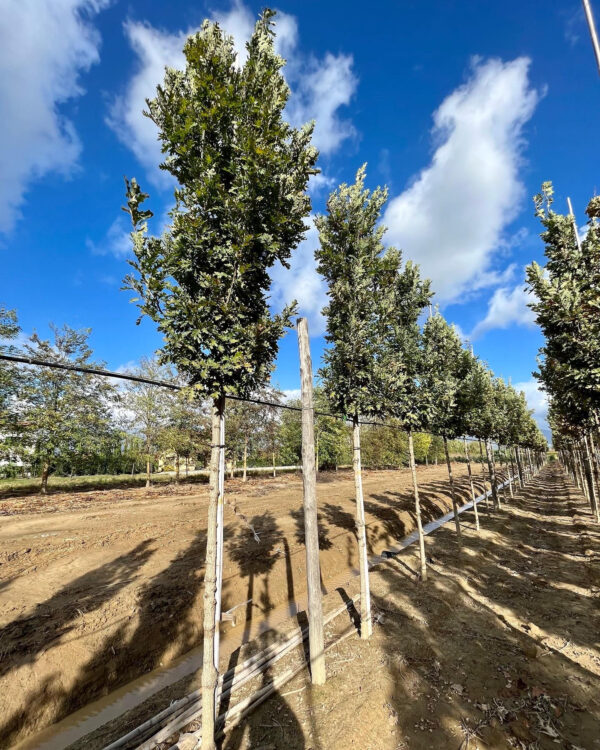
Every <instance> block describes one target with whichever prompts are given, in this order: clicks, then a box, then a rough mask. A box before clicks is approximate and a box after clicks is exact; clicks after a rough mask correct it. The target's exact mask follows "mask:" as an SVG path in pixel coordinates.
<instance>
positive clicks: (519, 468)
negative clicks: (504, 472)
mask: <svg viewBox="0 0 600 750" xmlns="http://www.w3.org/2000/svg"><path fill="white" fill-rule="evenodd" d="M515 456H516V458H517V471H518V473H519V485H520V487H521V489H523V488H524V487H525V477H524V476H523V464H522V463H521V449H520V448H519V446H518V445H517V446H516V447H515Z"/></svg>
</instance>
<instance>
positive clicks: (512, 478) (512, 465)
mask: <svg viewBox="0 0 600 750" xmlns="http://www.w3.org/2000/svg"><path fill="white" fill-rule="evenodd" d="M507 448H508V456H509V458H510V496H511V497H514V496H515V493H514V490H513V482H514V481H515V477H516V476H517V475H516V472H515V462H514V459H513V450H514V448H513V446H512V445H510V446H507Z"/></svg>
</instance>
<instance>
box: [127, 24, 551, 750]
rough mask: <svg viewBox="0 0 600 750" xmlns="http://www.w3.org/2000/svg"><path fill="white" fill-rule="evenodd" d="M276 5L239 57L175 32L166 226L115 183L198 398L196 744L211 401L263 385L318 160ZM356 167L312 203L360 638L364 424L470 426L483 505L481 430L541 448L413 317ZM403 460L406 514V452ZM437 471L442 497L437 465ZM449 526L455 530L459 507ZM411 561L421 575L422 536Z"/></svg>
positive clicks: (414, 279)
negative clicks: (347, 467) (321, 205)
mask: <svg viewBox="0 0 600 750" xmlns="http://www.w3.org/2000/svg"><path fill="white" fill-rule="evenodd" d="M273 15H274V14H273V13H272V12H271V11H268V10H267V11H264V12H263V14H262V15H261V17H260V19H259V21H258V23H257V24H256V27H255V30H254V33H253V35H252V37H251V39H250V41H249V42H248V43H247V45H246V46H247V57H246V60H245V61H244V62H243V64H240V63H239V61H237V60H236V54H235V50H234V45H233V40H232V39H231V38H230V37H228V36H227V35H225V34H224V33H223V32H222V30H221V29H220V28H219V26H218V25H217V24H212V23H209V22H205V23H204V25H203V27H202V30H201V31H200V32H199V33H197V34H194V35H193V36H191V37H189V39H188V40H187V42H186V44H185V47H184V54H185V59H186V65H185V68H184V69H183V70H172V69H167V70H166V72H165V78H164V81H163V83H162V84H161V85H160V86H158V89H157V94H156V97H155V98H154V99H152V100H149V101H148V102H147V104H148V112H147V114H148V116H149V117H150V118H151V119H152V120H153V122H154V123H155V124H156V125H157V127H158V133H159V138H160V141H161V143H162V149H163V153H164V155H165V158H164V162H163V164H162V165H161V166H162V168H163V169H165V170H166V171H168V172H169V173H170V174H171V175H172V176H173V177H174V179H175V181H176V183H177V188H176V190H175V206H174V208H173V209H172V211H171V213H170V216H171V224H170V226H169V228H168V229H167V231H166V232H165V233H164V234H163V235H162V236H160V237H153V236H149V235H148V231H147V221H148V220H149V219H150V217H151V216H152V213H151V212H150V211H149V210H147V209H144V208H143V202H144V201H145V199H146V198H147V197H148V196H147V195H146V194H145V193H143V192H142V190H141V188H140V187H139V185H138V184H137V182H136V181H135V180H131V182H128V185H127V210H128V212H129V213H130V216H131V219H132V223H133V228H134V229H133V233H132V238H133V249H134V253H135V261H133V268H134V272H133V273H132V274H131V275H130V276H129V277H128V279H127V283H128V284H129V286H130V287H131V288H132V289H133V290H135V292H136V296H137V298H138V304H139V306H140V308H141V311H142V313H143V314H145V315H148V316H150V318H152V320H154V321H155V322H156V324H157V326H158V329H159V331H160V333H161V334H162V336H163V339H164V347H163V349H162V357H163V359H164V361H165V362H169V363H172V364H173V365H175V366H176V367H177V369H178V371H179V372H180V373H181V374H182V376H184V377H185V378H186V381H187V383H188V384H189V389H190V391H191V392H192V393H194V394H197V396H198V397H200V398H205V397H209V398H210V399H211V401H212V414H211V416H212V419H211V433H212V437H211V444H212V453H211V464H210V485H211V487H210V500H209V507H208V531H207V551H206V568H205V578H204V585H205V591H204V663H203V673H202V707H203V708H202V747H203V748H205V750H206V749H209V748H210V749H212V748H214V746H215V744H214V736H215V705H216V704H215V694H216V685H217V674H218V672H217V670H218V653H219V648H218V644H219V628H218V623H219V619H220V586H221V564H222V557H221V554H222V529H223V523H222V516H220V513H221V512H222V507H223V483H222V471H221V472H220V471H219V467H220V465H221V466H222V451H223V447H222V446H223V445H224V443H225V403H226V397H227V396H236V397H242V398H244V397H249V396H251V394H252V393H254V392H256V391H257V390H258V389H260V388H262V387H264V384H265V383H266V382H267V381H268V379H269V376H270V373H271V371H272V368H273V362H274V359H275V356H276V354H277V350H278V342H279V339H280V338H281V336H282V335H283V334H284V332H285V330H286V329H287V328H289V327H291V325H292V317H293V315H294V313H295V305H293V304H292V305H289V306H288V307H286V308H285V309H284V310H283V311H282V312H281V313H278V314H273V313H272V312H271V310H270V308H269V298H268V292H269V288H270V283H271V281H270V276H269V269H270V268H272V267H273V266H274V265H275V264H276V263H281V264H282V265H283V266H287V265H288V261H289V258H290V255H291V253H292V251H293V250H294V248H295V247H296V246H297V245H298V243H299V242H300V240H301V239H302V237H303V236H304V233H305V231H306V220H307V218H308V216H309V214H310V211H311V203H310V198H309V196H308V193H307V186H308V181H309V179H310V177H311V176H312V175H315V174H316V173H317V171H318V170H317V169H316V166H315V165H316V161H317V156H318V154H317V151H316V149H315V148H314V146H313V145H312V144H311V138H312V132H313V124H308V125H305V126H304V127H301V128H299V129H295V128H293V127H291V126H290V125H289V124H288V123H287V122H286V120H285V118H284V109H285V106H286V104H287V101H288V97H289V94H290V92H289V89H288V86H287V84H286V81H285V79H284V77H283V74H282V68H283V65H284V60H283V59H282V58H281V57H280V56H279V55H277V53H276V52H275V49H274V29H273V26H274V24H273ZM364 179H365V170H364V168H361V169H360V170H359V172H358V174H357V178H356V181H355V183H354V184H353V185H350V186H348V185H342V186H341V187H340V188H339V189H338V190H336V191H335V192H334V193H333V194H332V195H331V197H330V199H329V201H328V203H327V213H326V215H324V216H321V217H319V218H318V219H317V227H318V230H319V236H320V248H319V249H318V251H317V261H318V268H319V272H320V273H321V274H322V275H323V277H324V278H325V280H326V282H327V286H328V296H329V304H328V305H327V307H326V309H325V315H326V317H327V342H328V348H327V351H326V354H325V356H324V364H323V368H322V371H321V377H322V381H323V389H324V393H325V397H326V398H327V400H328V403H329V408H330V410H331V411H332V412H334V413H337V414H339V415H341V416H343V417H344V418H348V419H349V420H351V422H352V426H353V465H354V473H355V484H356V531H357V537H358V543H359V546H360V560H361V566H360V567H361V620H362V624H361V629H362V634H363V635H364V636H368V634H369V632H370V629H371V619H370V613H369V590H368V570H367V559H366V544H365V527H364V509H363V499H362V480H361V445H360V440H361V425H360V422H361V420H363V419H368V418H375V417H376V418H386V419H387V418H389V419H394V420H396V423H397V424H398V425H399V426H401V427H402V428H403V429H405V430H408V434H409V453H411V454H412V450H411V448H412V442H411V441H410V436H411V434H412V433H413V432H414V431H417V430H424V429H427V430H431V431H432V432H435V433H437V434H439V435H441V436H442V439H443V444H444V446H445V447H446V448H447V445H448V440H449V439H451V438H456V437H458V436H464V435H466V434H469V435H471V436H474V437H476V438H481V440H482V445H483V447H484V448H485V451H486V453H487V458H488V461H489V465H488V469H489V474H490V477H491V482H492V487H491V490H492V494H493V498H494V504H495V506H496V507H499V504H500V503H499V497H498V488H497V483H496V481H495V470H494V465H493V461H492V455H491V451H490V441H492V440H493V441H496V442H497V443H502V444H506V445H509V446H514V447H515V448H516V449H517V454H516V457H515V459H516V461H517V462H518V463H519V465H521V466H522V471H524V466H523V464H524V463H525V460H524V454H523V451H525V452H526V455H527V463H528V466H531V465H532V462H533V461H534V460H535V461H537V460H538V458H539V455H540V453H541V451H542V450H543V449H544V445H545V444H544V440H543V438H542V436H541V434H540V433H539V431H538V430H537V428H536V427H535V424H534V423H533V421H532V419H531V417H530V414H529V412H528V411H527V408H526V405H525V402H524V399H523V396H522V394H518V393H515V391H514V390H513V389H512V388H511V387H510V386H509V385H506V384H505V383H503V382H502V381H501V380H499V379H496V378H494V377H493V376H492V374H491V373H490V372H489V370H488V369H487V368H486V367H485V366H484V365H483V364H482V363H481V362H479V361H478V360H477V359H476V357H474V356H473V355H472V354H471V352H470V351H468V350H466V349H464V348H463V347H462V345H461V341H460V339H459V337H458V336H457V334H456V332H455V331H454V330H453V328H452V327H451V326H449V325H448V324H447V323H446V321H445V320H444V319H443V317H442V316H441V315H440V314H439V312H436V313H435V314H432V315H431V316H430V318H429V319H428V320H427V322H426V323H425V325H424V327H423V330H421V328H420V326H419V319H420V315H421V313H422V311H423V310H424V309H426V308H427V306H428V304H429V301H430V298H431V291H430V288H429V283H428V282H426V281H424V280H422V279H421V278H420V276H419V270H418V268H417V267H416V266H414V265H413V264H411V263H410V262H408V263H406V264H404V265H403V264H402V259H401V254H400V252H399V251H398V250H396V249H393V248H385V247H384V245H383V242H382V237H383V233H384V229H383V227H381V226H380V225H379V219H380V214H381V208H382V205H383V204H384V202H385V200H386V197H387V192H386V191H385V190H380V189H378V190H376V191H374V192H372V193H370V192H369V191H368V190H366V189H365V187H364ZM482 449H483V448H482ZM446 456H447V450H446ZM534 456H535V458H534ZM411 466H412V469H413V477H414V478H415V483H414V488H415V505H416V510H417V518H419V501H418V487H417V482H416V473H415V472H414V461H411ZM448 467H449V469H450V462H449V461H448ZM450 482H451V488H452V496H453V504H454V507H455V510H456V504H457V496H456V494H455V492H454V487H453V484H452V477H451V475H450ZM419 528H420V520H419ZM456 529H457V536H458V538H459V539H460V524H459V520H458V515H456ZM421 560H422V569H423V575H425V556H424V552H423V543H422V535H421ZM211 656H212V658H211Z"/></svg>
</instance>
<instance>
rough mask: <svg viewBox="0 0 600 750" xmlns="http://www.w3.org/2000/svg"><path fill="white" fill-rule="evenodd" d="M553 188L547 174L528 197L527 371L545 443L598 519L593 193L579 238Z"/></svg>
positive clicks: (597, 274) (599, 212)
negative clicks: (533, 338)
mask: <svg viewBox="0 0 600 750" xmlns="http://www.w3.org/2000/svg"><path fill="white" fill-rule="evenodd" d="M553 192H554V191H553V187H552V184H551V183H549V182H547V183H544V184H543V185H542V191H541V193H540V194H539V195H537V196H536V197H535V205H536V212H537V215H538V217H539V219H540V221H541V223H542V226H543V229H544V231H543V233H542V239H543V240H544V243H545V253H546V258H547V262H546V265H545V267H541V266H539V265H538V264H537V263H532V264H531V265H530V266H529V267H528V269H527V278H528V281H529V287H530V290H531V291H532V292H533V294H534V295H535V301H534V302H533V303H532V304H531V305H530V307H531V308H532V309H533V310H534V311H535V313H536V316H537V322H538V324H539V325H540V327H541V329H542V331H543V333H544V336H545V340H546V341H545V345H544V346H543V347H542V349H541V350H540V357H539V371H538V372H537V373H535V374H536V376H537V378H538V379H539V380H540V382H541V385H542V387H543V388H544V390H545V391H546V392H547V393H548V396H549V400H550V407H549V415H548V421H549V423H550V427H551V430H552V443H553V446H554V448H555V449H556V450H557V451H559V455H560V457H561V461H562V463H563V464H564V466H566V467H567V469H568V471H569V472H570V474H571V476H572V477H573V479H574V480H575V481H576V482H577V483H578V485H579V487H580V488H581V490H582V492H584V493H585V495H586V497H587V498H588V500H589V503H590V506H591V510H592V513H593V515H594V517H595V519H596V521H597V522H600V508H599V501H598V493H599V488H600V469H599V460H600V456H599V447H600V228H599V226H598V217H600V197H598V196H596V197H594V198H592V199H591V201H590V202H589V204H588V206H587V209H586V214H587V217H588V222H587V225H586V228H585V234H584V237H583V239H581V238H580V236H579V231H578V229H577V224H576V221H575V217H574V215H573V213H572V212H571V211H570V212H569V213H568V214H566V215H563V214H559V213H557V212H555V211H554V210H553V209H552V204H553Z"/></svg>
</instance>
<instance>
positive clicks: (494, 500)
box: [485, 440, 500, 510]
mask: <svg viewBox="0 0 600 750" xmlns="http://www.w3.org/2000/svg"><path fill="white" fill-rule="evenodd" d="M485 453H486V456H487V462H488V471H489V473H490V487H491V488H492V505H493V506H494V510H500V498H499V497H498V487H497V486H496V471H495V469H494V462H493V461H492V456H491V451H490V445H489V441H488V440H486V441H485Z"/></svg>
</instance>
